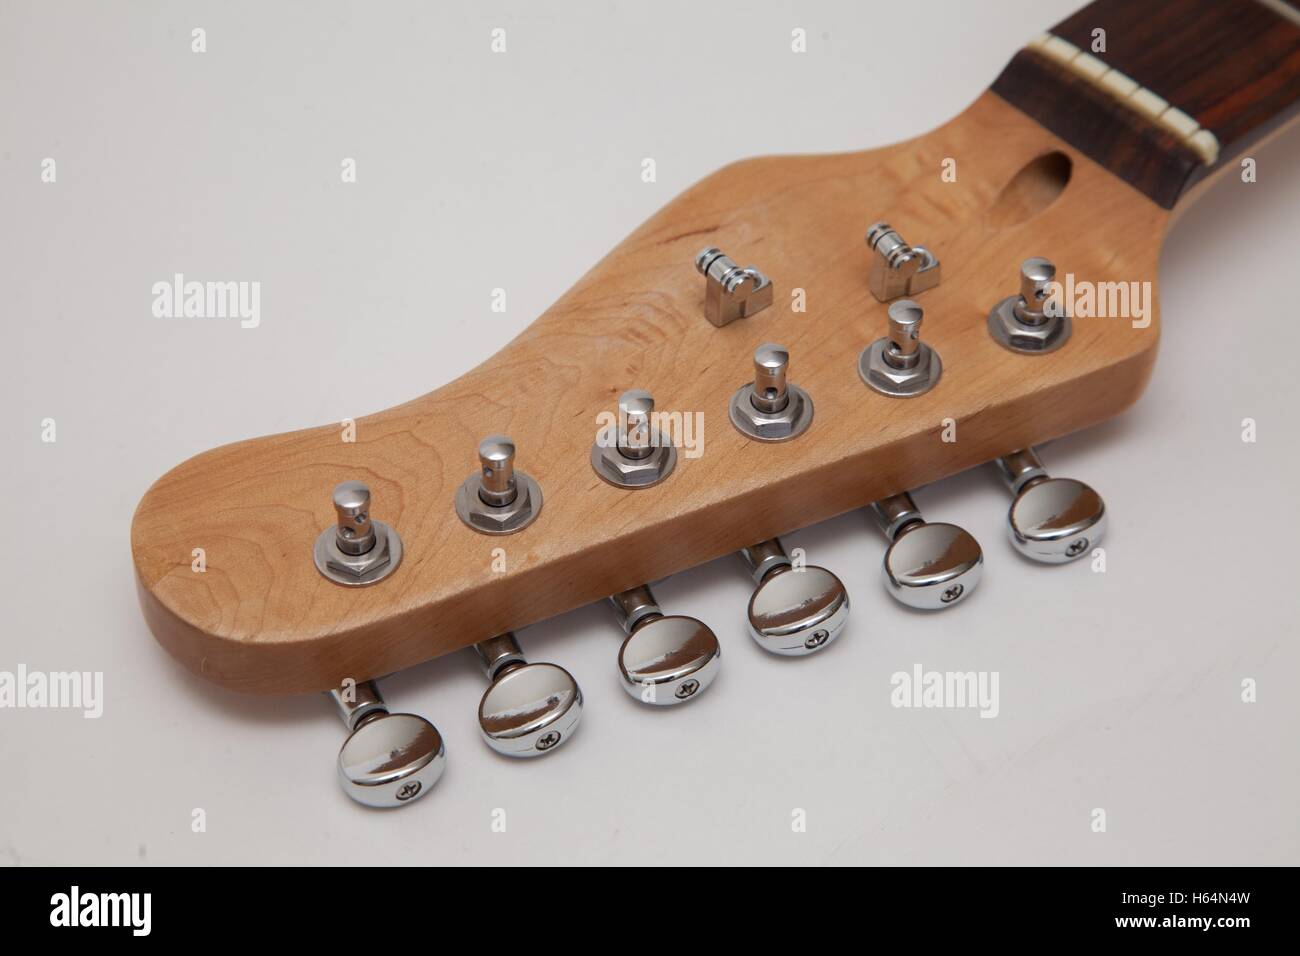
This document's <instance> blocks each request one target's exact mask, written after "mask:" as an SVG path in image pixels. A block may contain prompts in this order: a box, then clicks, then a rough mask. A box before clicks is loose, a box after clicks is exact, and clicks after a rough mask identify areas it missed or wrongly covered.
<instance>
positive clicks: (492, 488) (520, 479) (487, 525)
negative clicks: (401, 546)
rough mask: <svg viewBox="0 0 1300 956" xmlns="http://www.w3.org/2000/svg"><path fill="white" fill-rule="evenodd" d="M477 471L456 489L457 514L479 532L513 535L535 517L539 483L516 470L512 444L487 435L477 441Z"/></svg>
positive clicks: (539, 503)
mask: <svg viewBox="0 0 1300 956" xmlns="http://www.w3.org/2000/svg"><path fill="white" fill-rule="evenodd" d="M478 463H479V468H478V471H476V472H474V473H473V474H471V475H470V476H469V477H468V478H466V479H465V481H464V483H462V484H461V486H460V488H458V489H457V490H456V514H457V516H458V517H459V518H460V520H461V521H463V522H465V524H466V525H468V526H469V527H470V528H472V529H473V530H475V531H477V532H478V533H479V534H495V535H501V534H514V533H515V532H517V531H522V530H523V529H524V528H527V527H528V526H529V525H530V524H532V523H533V522H534V521H536V520H537V516H538V515H539V514H540V513H541V510H542V486H541V485H539V484H538V483H537V480H536V479H535V478H533V477H532V476H531V475H529V474H526V473H524V472H522V471H516V470H515V443H514V442H513V441H512V440H511V439H510V438H509V437H508V436H506V435H488V436H487V437H486V438H484V439H483V440H482V441H481V442H479V443H478Z"/></svg>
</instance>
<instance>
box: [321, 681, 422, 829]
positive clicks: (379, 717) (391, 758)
mask: <svg viewBox="0 0 1300 956" xmlns="http://www.w3.org/2000/svg"><path fill="white" fill-rule="evenodd" d="M330 696H331V697H332V698H333V700H334V702H335V703H336V704H337V705H338V708H339V713H340V714H341V715H342V717H343V722H344V723H345V724H346V725H347V726H348V729H349V730H350V731H351V733H350V734H349V735H348V739H347V740H345V741H344V742H343V746H342V748H341V749H340V750H339V783H340V785H341V786H342V787H343V792H344V793H346V794H347V795H348V796H349V797H351V798H352V799H353V800H356V801H357V802H358V803H362V804H365V805H366V806H368V807H402V806H405V805H406V804H408V803H411V802H413V801H415V800H416V799H418V798H420V797H422V796H424V795H425V794H426V793H428V792H429V790H431V789H432V788H433V785H434V784H435V783H437V782H438V778H439V777H441V776H442V772H443V770H445V769H446V766H447V750H446V747H445V746H444V745H443V742H442V735H441V734H439V733H438V728H436V727H434V726H433V724H431V723H429V722H428V721H427V720H425V719H424V718H423V717H419V716H416V715H415V714H390V713H389V712H388V708H387V707H385V706H384V701H383V698H382V697H380V695H379V688H377V687H376V686H375V684H374V682H373V681H363V682H361V683H359V684H357V685H356V686H355V688H352V689H350V690H349V691H348V692H344V691H342V690H337V689H336V690H332V691H330Z"/></svg>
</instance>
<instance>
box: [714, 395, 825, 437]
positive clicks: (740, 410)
mask: <svg viewBox="0 0 1300 956" xmlns="http://www.w3.org/2000/svg"><path fill="white" fill-rule="evenodd" d="M753 389H754V383H753V382H750V383H749V384H748V385H742V386H741V387H740V388H738V389H737V390H736V392H735V394H733V395H732V396H731V404H730V406H729V408H728V413H729V415H730V416H731V424H733V425H735V426H736V430H737V431H739V432H740V433H741V434H742V435H744V436H745V437H746V438H753V439H755V440H757V441H768V442H778V441H789V440H790V439H791V438H797V437H799V436H800V435H802V434H803V433H804V432H806V431H807V430H808V427H809V426H810V425H811V424H812V420H813V403H812V398H811V397H810V396H809V395H808V393H807V392H805V391H804V390H803V389H802V388H800V387H799V386H798V385H789V384H787V385H786V395H787V396H788V397H789V401H788V402H786V405H785V408H783V409H781V410H780V411H779V412H765V411H763V410H761V409H758V408H755V407H754V403H753V402H752V401H751V400H750V396H751V394H752V393H753Z"/></svg>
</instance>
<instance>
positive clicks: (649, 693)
mask: <svg viewBox="0 0 1300 956" xmlns="http://www.w3.org/2000/svg"><path fill="white" fill-rule="evenodd" d="M609 603H610V606H611V607H613V609H614V614H615V616H616V617H617V618H618V622H619V625H620V626H621V627H622V628H623V630H624V632H625V633H626V634H627V639H626V640H624V641H623V646H622V647H621V648H620V649H619V652H618V670H619V674H620V675H621V676H622V678H623V689H624V690H625V691H627V692H628V693H629V694H631V695H632V696H633V697H635V698H636V699H637V700H639V701H641V702H642V703H643V704H654V705H655V706H658V707H674V706H676V705H677V704H684V703H686V702H687V701H688V700H694V699H695V698H696V697H698V696H699V695H700V694H701V693H702V692H703V691H704V690H705V689H706V688H707V687H708V686H709V685H710V684H712V683H713V680H714V678H716V677H717V676H718V670H719V668H720V667H721V666H722V648H721V647H720V646H719V645H718V638H717V635H715V634H714V633H713V631H712V630H710V629H709V627H708V626H707V625H706V624H704V623H703V622H702V621H697V620H696V619H695V618H693V617H685V616H682V615H676V614H674V615H665V614H664V613H663V612H662V611H661V610H660V609H659V605H658V604H657V603H656V602H655V599H654V595H653V594H651V593H650V588H649V587H648V586H647V585H641V586H639V587H635V588H629V589H628V590H626V591H620V592H619V593H618V594H615V595H612V596H611V597H610V599H609Z"/></svg>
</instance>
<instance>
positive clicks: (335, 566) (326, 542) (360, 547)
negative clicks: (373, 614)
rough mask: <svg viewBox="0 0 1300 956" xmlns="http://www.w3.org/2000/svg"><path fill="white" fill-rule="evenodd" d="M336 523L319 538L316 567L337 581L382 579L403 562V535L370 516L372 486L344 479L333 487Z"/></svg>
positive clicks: (357, 582) (353, 582) (361, 583)
mask: <svg viewBox="0 0 1300 956" xmlns="http://www.w3.org/2000/svg"><path fill="white" fill-rule="evenodd" d="M334 513H335V515H336V517H337V523H336V524H335V526H334V527H332V528H326V529H325V530H324V531H322V532H321V533H320V535H318V536H317V538H316V545H315V547H314V549H313V551H312V556H313V558H314V560H315V562H316V570H318V571H320V573H321V574H323V575H325V577H327V578H329V579H330V580H331V581H333V582H335V583H336V584H343V585H346V586H348V587H363V586H365V585H367V584H374V583H375V582H376V581H382V580H383V579H384V578H386V577H388V575H390V574H392V573H393V572H394V571H396V570H397V566H398V565H399V564H401V563H402V539H401V538H400V537H399V536H398V534H397V532H396V531H395V530H394V529H393V528H390V527H389V526H388V525H386V524H384V523H383V522H382V521H375V520H374V519H373V518H371V516H370V489H369V488H367V487H366V486H365V485H364V484H362V483H361V482H359V481H345V482H343V483H342V484H340V485H338V486H337V487H336V488H335V489H334Z"/></svg>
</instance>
